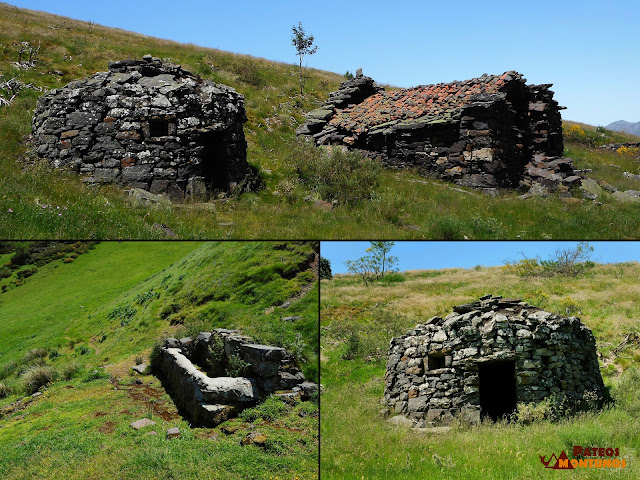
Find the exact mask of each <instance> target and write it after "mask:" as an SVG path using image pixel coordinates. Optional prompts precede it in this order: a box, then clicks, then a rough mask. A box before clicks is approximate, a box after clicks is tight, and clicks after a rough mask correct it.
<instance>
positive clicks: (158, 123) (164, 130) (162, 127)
mask: <svg viewBox="0 0 640 480" xmlns="http://www.w3.org/2000/svg"><path fill="white" fill-rule="evenodd" d="M167 135H169V122H168V121H167V120H149V136H151V137H166V136H167Z"/></svg>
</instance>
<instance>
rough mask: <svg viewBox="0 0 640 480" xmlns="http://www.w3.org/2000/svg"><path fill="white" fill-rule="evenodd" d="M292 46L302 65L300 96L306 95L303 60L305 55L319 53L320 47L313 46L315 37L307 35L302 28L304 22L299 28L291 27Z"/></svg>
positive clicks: (299, 23) (299, 24) (300, 23)
mask: <svg viewBox="0 0 640 480" xmlns="http://www.w3.org/2000/svg"><path fill="white" fill-rule="evenodd" d="M291 32H292V34H291V45H293V46H294V47H296V53H297V55H298V59H299V65H300V95H302V94H303V93H304V75H303V72H302V60H303V59H304V57H305V55H313V54H314V53H316V52H317V51H318V47H317V46H315V45H314V44H313V40H314V38H313V35H307V34H305V32H304V28H302V22H298V26H297V27H296V26H295V25H294V26H293V27H291Z"/></svg>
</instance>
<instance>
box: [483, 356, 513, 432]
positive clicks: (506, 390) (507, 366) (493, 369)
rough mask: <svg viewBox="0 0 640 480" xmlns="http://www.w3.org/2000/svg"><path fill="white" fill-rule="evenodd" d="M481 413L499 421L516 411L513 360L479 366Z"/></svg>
mask: <svg viewBox="0 0 640 480" xmlns="http://www.w3.org/2000/svg"><path fill="white" fill-rule="evenodd" d="M479 378H480V411H481V412H482V416H483V417H489V418H491V420H494V421H496V420H499V419H501V418H502V417H503V416H505V415H510V414H511V413H513V412H514V410H515V409H516V363H515V361H513V360H506V361H498V362H487V363H481V364H480V365H479Z"/></svg>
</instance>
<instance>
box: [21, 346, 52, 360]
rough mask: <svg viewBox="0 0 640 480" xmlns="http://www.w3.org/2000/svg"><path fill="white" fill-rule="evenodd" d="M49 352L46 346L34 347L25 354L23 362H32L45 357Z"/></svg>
mask: <svg viewBox="0 0 640 480" xmlns="http://www.w3.org/2000/svg"><path fill="white" fill-rule="evenodd" d="M48 354H49V352H48V351H47V349H45V348H32V349H31V350H29V351H28V352H27V353H25V354H24V357H22V362H23V363H31V362H33V361H34V360H37V359H40V358H45V357H46V356H47V355H48Z"/></svg>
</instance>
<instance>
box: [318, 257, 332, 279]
mask: <svg viewBox="0 0 640 480" xmlns="http://www.w3.org/2000/svg"><path fill="white" fill-rule="evenodd" d="M318 273H319V275H320V279H327V280H331V279H332V278H333V274H332V273H331V262H330V261H329V259H328V258H324V257H320V263H319V264H318Z"/></svg>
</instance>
